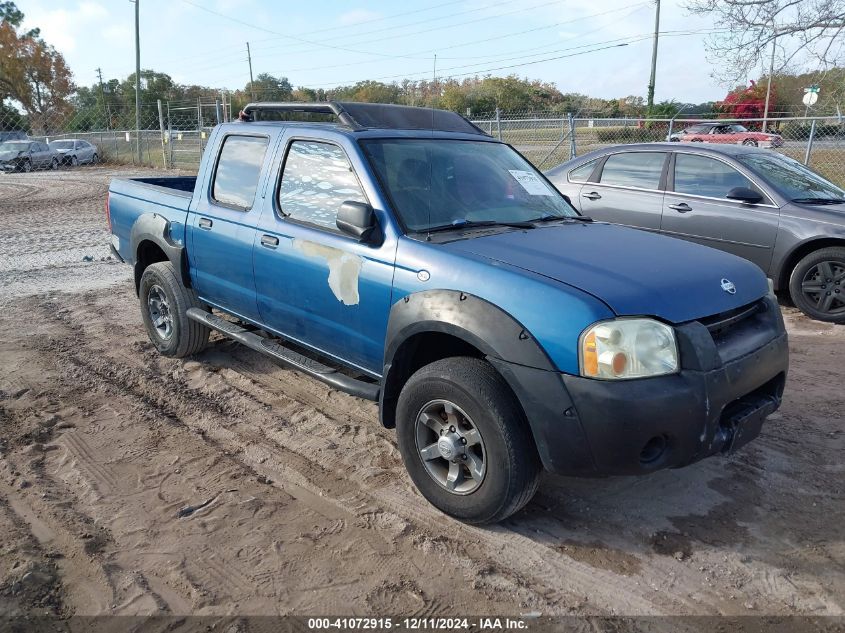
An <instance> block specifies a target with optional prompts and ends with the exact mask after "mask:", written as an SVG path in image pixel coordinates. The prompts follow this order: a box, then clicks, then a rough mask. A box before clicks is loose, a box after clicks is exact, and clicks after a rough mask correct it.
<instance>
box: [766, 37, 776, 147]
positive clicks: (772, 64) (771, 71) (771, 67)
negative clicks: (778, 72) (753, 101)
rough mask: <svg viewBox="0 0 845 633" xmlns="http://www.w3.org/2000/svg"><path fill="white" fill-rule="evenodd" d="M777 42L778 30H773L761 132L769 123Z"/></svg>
mask: <svg viewBox="0 0 845 633" xmlns="http://www.w3.org/2000/svg"><path fill="white" fill-rule="evenodd" d="M777 44H778V30H777V29H775V30H774V37H773V38H772V57H771V59H770V60H769V80H768V81H767V82H766V105H765V106H763V132H765V131H766V127H767V126H768V123H769V98H770V96H771V94H772V75H773V74H774V72H775V51H776V50H777Z"/></svg>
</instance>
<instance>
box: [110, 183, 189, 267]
mask: <svg viewBox="0 0 845 633" xmlns="http://www.w3.org/2000/svg"><path fill="white" fill-rule="evenodd" d="M196 182H197V179H196V177H195V176H170V177H166V176H165V177H162V176H159V177H151V178H115V179H114V180H112V182H111V185H110V186H109V212H110V217H111V227H112V234H113V237H112V245H113V246H114V248H115V249H116V250H117V251H118V254H119V255H120V257H121V258H122V259H124V260H126V261H129V262H132V261H134V258H135V253H133V252H132V248H131V232H132V227H133V226H134V225H135V222H136V221H137V220H138V218H139V217H140V216H142V215H145V214H154V215H157V216H160V217H163V218H164V219H165V220H167V222H168V223H169V224H170V227H171V228H170V236H171V237H172V238H175V239H177V240H181V239H183V238H184V234H185V222H186V219H187V215H188V209H189V208H190V207H191V199H192V198H193V196H194V187H195V185H196Z"/></svg>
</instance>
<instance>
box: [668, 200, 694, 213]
mask: <svg viewBox="0 0 845 633" xmlns="http://www.w3.org/2000/svg"><path fill="white" fill-rule="evenodd" d="M669 208H670V209H674V210H675V211H677V212H678V213H688V212H690V211H692V207H691V206H689V205H688V204H687V203H686V202H679V203H678V204H670V205H669Z"/></svg>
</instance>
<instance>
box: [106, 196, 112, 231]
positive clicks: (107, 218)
mask: <svg viewBox="0 0 845 633" xmlns="http://www.w3.org/2000/svg"><path fill="white" fill-rule="evenodd" d="M106 222H108V223H109V233H111V209H109V194H106Z"/></svg>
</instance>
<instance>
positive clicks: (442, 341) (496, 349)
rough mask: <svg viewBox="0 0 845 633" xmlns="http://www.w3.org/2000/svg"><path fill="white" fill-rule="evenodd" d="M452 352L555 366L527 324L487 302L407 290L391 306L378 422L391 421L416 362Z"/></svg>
mask: <svg viewBox="0 0 845 633" xmlns="http://www.w3.org/2000/svg"><path fill="white" fill-rule="evenodd" d="M451 356H472V357H476V358H487V359H497V360H504V361H507V362H511V363H517V364H520V365H525V366H528V367H537V368H539V369H545V370H549V371H554V370H555V367H554V365H553V363H552V361H551V359H550V358H549V357H548V355H547V354H546V352H545V351H544V350H543V349H542V347H541V346H540V344H539V343H538V342H537V341H536V340H535V339H534V338H533V337H532V336H531V334H530V333H529V332H528V331H527V330H526V328H525V327H523V326H522V324H521V323H520V322H519V321H517V320H516V319H515V318H514V317H512V316H511V315H510V314H508V313H507V312H505V311H504V310H502V309H501V308H499V307H497V306H495V305H493V304H492V303H490V302H488V301H485V300H484V299H481V298H479V297H476V296H474V295H470V294H468V293H465V292H460V291H452V290H429V291H424V292H418V293H414V294H411V295H407V296H406V297H403V298H402V299H400V300H399V301H397V302H396V303H395V304H394V305H393V306H392V308H391V310H390V318H389V321H388V328H387V336H386V341H385V356H384V370H383V378H382V388H381V391H380V396H379V415H380V419H381V423H382V425H383V426H385V427H387V428H393V427H394V426H395V425H396V404H397V401H398V399H399V393H400V392H401V390H402V387H403V386H404V384H405V382H407V380H408V378H410V376H411V375H412V374H413V373H414V372H415V371H417V370H418V369H419V368H420V367H422V366H424V365H426V364H428V363H431V362H434V361H436V360H440V359H442V358H448V357H451ZM494 368H495V364H494ZM496 371H497V372H499V373H500V375H502V378H503V379H504V380H505V381H506V382H508V384H509V385H510V381H509V380H508V376H505V375H504V374H502V372H500V371H499V370H498V368H496ZM510 386H511V388H512V391H514V394H516V390H515V389H513V385H510ZM517 401H519V398H517ZM520 406H522V403H521V402H520ZM523 410H524V407H523Z"/></svg>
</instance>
